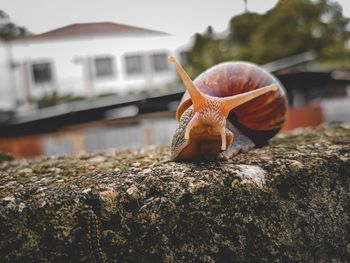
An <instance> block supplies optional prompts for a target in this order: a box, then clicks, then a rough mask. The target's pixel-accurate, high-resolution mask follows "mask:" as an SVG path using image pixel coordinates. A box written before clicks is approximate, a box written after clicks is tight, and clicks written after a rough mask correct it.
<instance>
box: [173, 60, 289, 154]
mask: <svg viewBox="0 0 350 263" xmlns="http://www.w3.org/2000/svg"><path fill="white" fill-rule="evenodd" d="M169 60H170V61H171V62H172V63H174V64H175V66H176V69H177V71H178V72H179V74H180V76H181V78H182V80H183V81H184V84H185V86H186V87H187V91H186V92H185V94H184V95H183V97H182V100H181V102H180V104H179V106H178V108H177V111H176V118H177V120H178V121H179V122H180V125H179V128H178V129H177V131H176V132H175V135H174V138H173V143H172V159H173V160H181V159H192V158H196V157H200V156H202V155H206V153H209V154H211V155H212V154H219V153H220V152H226V155H224V157H225V159H228V158H231V157H232V156H233V155H235V154H237V153H238V152H239V151H240V150H242V149H243V148H244V144H245V143H247V142H249V141H250V142H252V143H253V146H254V145H255V146H259V145H263V144H264V143H266V142H267V140H268V139H270V138H271V137H273V136H274V135H275V134H276V133H278V132H279V130H280V129H281V128H282V126H283V123H284V121H285V116H286V112H287V99H286V92H285V89H284V88H283V86H282V84H281V83H280V82H279V81H278V80H277V79H276V78H275V77H274V76H273V75H271V74H270V73H268V72H267V71H265V70H263V69H262V68H261V67H259V66H257V65H255V64H252V63H248V62H226V63H221V64H218V65H216V66H214V67H212V68H210V69H208V70H206V71H205V72H203V73H202V74H200V75H199V76H198V77H197V78H196V79H195V80H194V81H193V82H191V80H190V79H189V77H188V76H187V74H186V73H185V72H184V71H183V69H182V67H181V66H180V65H179V64H177V62H176V60H175V59H174V58H169ZM191 83H192V84H191ZM188 86H192V87H191V88H189V87H188ZM191 89H197V90H198V91H197V92H199V93H202V94H203V96H204V97H208V98H210V99H211V100H213V101H215V102H216V101H219V102H220V101H226V100H232V101H233V100H237V98H238V97H240V96H242V95H243V96H242V97H244V96H246V94H249V93H253V95H251V96H250V97H249V98H248V99H244V100H243V101H240V102H239V103H236V102H235V103H233V104H232V103H231V106H230V108H229V109H228V110H227V113H224V114H223V115H225V118H226V124H225V126H226V136H227V133H230V132H232V134H233V137H234V138H232V141H230V142H229V145H228V146H226V145H225V147H221V149H219V150H218V149H217V148H218V147H217V146H215V145H216V144H215V143H210V142H213V141H215V140H216V141H218V138H219V137H220V136H219V135H218V133H216V134H215V133H214V132H212V134H211V135H213V136H209V135H210V131H212V130H213V128H211V130H210V129H208V130H209V132H206V131H204V132H203V130H205V129H204V128H202V129H198V128H196V129H195V130H196V133H195V132H193V138H195V140H193V139H192V141H191V137H192V136H191V132H188V131H187V133H189V134H187V138H183V137H186V131H185V130H186V129H187V126H188V125H189V124H190V123H191V119H192V118H194V117H195V115H196V112H197V113H198V114H199V113H200V112H201V111H203V112H204V113H203V114H202V115H203V116H202V122H201V123H200V124H198V123H196V125H195V126H196V127H199V126H201V127H203V126H204V127H209V126H213V127H214V128H215V127H216V126H215V125H216V124H215V123H214V124H212V122H210V121H205V120H207V119H210V118H211V117H210V116H209V115H210V114H208V113H207V112H208V111H205V110H204V109H201V107H202V108H208V105H209V104H208V105H204V106H203V105H202V106H201V107H199V106H197V107H196V100H198V99H196V96H195V95H193V94H194V92H193V90H191ZM257 90H259V91H261V92H260V93H259V94H258V92H259V91H257ZM255 93H256V94H255ZM254 94H255V95H254ZM193 103H194V104H195V105H193ZM202 104H203V103H202ZM212 104H215V103H212ZM197 105H198V103H197ZM232 105H234V106H233V107H232ZM214 107H215V106H214ZM219 107H220V106H219ZM196 108H197V109H196ZM210 111H211V112H212V111H213V110H210ZM218 112H221V111H220V110H218ZM198 114H197V115H198ZM206 114H207V115H206ZM214 115H215V114H214ZM192 126H193V125H192ZM191 129H192V128H191ZM208 133H209V134H208ZM223 133H224V132H222V133H221V139H222V141H224V135H223ZM237 135H239V136H237ZM181 136H182V138H181ZM242 136H243V137H244V138H245V139H243V140H242V138H243V137H242ZM213 138H216V139H213ZM235 138H241V139H240V140H239V142H238V145H237V143H236V145H235V140H236V139H235ZM228 140H229V139H228ZM193 145H195V146H193ZM201 145H202V146H201ZM203 145H206V146H205V147H204V148H203ZM211 145H212V146H211ZM211 148H216V149H211ZM232 148H234V149H232ZM250 148H251V147H250Z"/></svg>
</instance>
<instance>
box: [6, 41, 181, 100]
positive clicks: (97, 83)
mask: <svg viewBox="0 0 350 263" xmlns="http://www.w3.org/2000/svg"><path fill="white" fill-rule="evenodd" d="M185 45H186V40H185V39H180V38H177V37H174V36H157V37H156V36H153V37H152V36H148V37H147V36H143V37H141V36H139V37H135V36H123V37H114V38H112V37H104V38H102V37H100V38H98V39H97V38H96V39H72V40H56V41H54V42H53V41H48V40H46V41H41V42H38V41H35V42H34V41H32V42H23V41H21V42H19V41H18V42H14V44H13V48H12V50H13V61H14V62H15V63H16V64H17V67H16V68H15V69H14V75H15V76H16V77H15V78H16V81H17V82H16V86H17V87H19V88H20V93H21V94H26V91H27V92H29V93H30V96H31V97H33V98H39V97H41V96H43V94H45V93H48V92H52V91H57V92H58V93H59V94H62V95H63V94H71V95H75V96H90V95H100V94H104V93H126V92H130V91H138V90H140V89H141V88H145V87H150V86H158V85H162V84H166V83H169V82H172V81H173V80H174V79H175V78H176V73H175V71H174V70H173V69H170V70H169V71H166V72H165V71H164V72H152V70H151V65H150V63H149V62H150V60H146V61H148V63H147V66H146V72H148V73H149V74H144V75H135V76H128V75H127V74H126V68H125V56H126V55H127V54H141V55H146V57H147V56H150V55H151V54H154V53H157V52H166V53H167V54H168V55H170V54H174V55H177V56H179V53H180V52H182V51H183V50H184V49H185ZM104 56H111V57H112V58H113V59H114V66H115V69H116V74H115V76H114V77H112V78H105V79H102V78H101V79H98V78H96V77H93V75H94V67H93V63H91V62H93V59H95V58H97V57H104ZM40 62H49V63H52V73H53V80H52V81H51V82H50V83H45V84H37V83H35V82H34V80H33V73H32V68H31V65H32V64H33V63H40ZM89 63H90V70H91V74H88V73H87V66H88V64H89ZM91 75H92V77H91ZM89 76H90V77H89ZM22 97H23V96H22ZM24 97H25V96H24ZM22 99H23V98H22Z"/></svg>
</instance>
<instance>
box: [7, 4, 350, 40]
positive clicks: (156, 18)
mask: <svg viewBox="0 0 350 263" xmlns="http://www.w3.org/2000/svg"><path fill="white" fill-rule="evenodd" d="M247 1H248V9H249V10H250V11H254V12H259V13H264V12H266V11H267V10H269V9H270V8H272V7H273V6H274V5H275V4H276V3H277V0H247ZM337 2H338V3H339V4H340V5H341V6H342V7H343V13H344V15H345V16H347V17H350V0H338V1H337ZM0 10H3V11H5V12H6V13H7V14H8V15H9V16H10V19H11V21H12V22H14V23H16V24H18V25H21V26H24V27H26V28H27V29H28V30H29V31H31V32H33V33H43V32H46V31H50V30H53V29H56V28H59V27H63V26H66V25H69V24H74V23H85V22H106V21H108V22H115V23H122V24H128V25H134V26H140V27H145V28H149V29H154V30H159V31H164V32H167V33H170V34H173V35H177V36H183V37H190V36H191V35H193V34H194V33H197V32H203V31H204V30H205V29H206V28H207V26H208V25H211V26H213V28H214V30H215V31H216V32H223V31H224V30H226V29H227V28H228V22H229V20H230V18H231V17H232V16H234V15H237V14H239V13H242V12H243V11H244V1H243V0H172V1H169V0H0Z"/></svg>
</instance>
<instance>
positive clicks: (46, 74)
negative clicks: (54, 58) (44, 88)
mask: <svg viewBox="0 0 350 263" xmlns="http://www.w3.org/2000/svg"><path fill="white" fill-rule="evenodd" d="M32 74H33V81H34V82H35V83H37V84H42V83H48V82H51V81H52V68H51V63H49V62H45V63H34V64H32Z"/></svg>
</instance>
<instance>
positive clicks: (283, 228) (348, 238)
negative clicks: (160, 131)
mask: <svg viewBox="0 0 350 263" xmlns="http://www.w3.org/2000/svg"><path fill="white" fill-rule="evenodd" d="M91 215H93V216H91ZM349 217H350V127H349V126H346V125H333V126H323V127H320V128H318V129H316V130H308V129H305V130H299V131H296V132H293V133H291V134H289V135H283V136H279V137H277V138H275V139H274V140H273V141H272V142H271V143H270V145H269V146H266V147H263V148H260V149H256V150H254V151H251V152H249V153H247V154H241V155H239V156H237V157H236V158H234V159H233V160H230V161H228V162H226V161H223V162H197V163H174V162H170V161H169V148H168V147H160V148H144V149H130V150H127V151H112V152H106V153H100V154H80V155H69V156H59V157H52V158H51V157H50V158H49V157H44V158H40V159H36V160H14V161H3V162H0V237H1V238H0V255H1V262H93V261H94V260H95V261H100V262H103V261H104V259H106V261H108V262H257V261H259V262H347V260H348V259H349V258H350V218H349ZM94 218H95V219H94ZM96 218H97V220H96ZM95 228H96V229H95ZM95 230H96V231H95ZM94 231H95V232H94ZM89 240H90V241H89ZM99 253H102V254H103V256H99ZM102 254H101V255H102Z"/></svg>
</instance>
